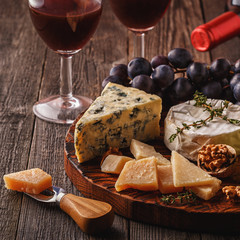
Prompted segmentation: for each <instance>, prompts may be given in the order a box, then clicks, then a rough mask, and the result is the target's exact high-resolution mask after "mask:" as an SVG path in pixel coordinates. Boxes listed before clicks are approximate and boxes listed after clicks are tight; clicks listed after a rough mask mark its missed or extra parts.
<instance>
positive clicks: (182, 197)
mask: <svg viewBox="0 0 240 240" xmlns="http://www.w3.org/2000/svg"><path fill="white" fill-rule="evenodd" d="M196 199H197V197H196V195H195V194H194V193H193V192H192V191H191V190H188V191H186V192H183V193H177V196H174V195H172V194H169V195H163V196H162V198H161V199H160V200H161V201H162V202H163V203H166V204H169V205H170V204H174V203H180V204H183V203H193V202H195V201H196Z"/></svg>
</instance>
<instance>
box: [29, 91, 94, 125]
mask: <svg viewBox="0 0 240 240" xmlns="http://www.w3.org/2000/svg"><path fill="white" fill-rule="evenodd" d="M91 103H92V99H90V98H87V97H82V96H73V97H62V96H60V95H55V96H51V97H48V98H45V99H42V100H40V101H38V102H37V103H35V104H34V106H33V112H34V114H35V115H36V116H37V117H39V118H40V119H42V120H45V121H49V122H54V123H62V124H72V123H73V121H74V120H75V119H76V118H77V116H78V115H79V114H80V113H82V112H84V111H85V110H86V109H87V108H88V107H89V106H90V104H91Z"/></svg>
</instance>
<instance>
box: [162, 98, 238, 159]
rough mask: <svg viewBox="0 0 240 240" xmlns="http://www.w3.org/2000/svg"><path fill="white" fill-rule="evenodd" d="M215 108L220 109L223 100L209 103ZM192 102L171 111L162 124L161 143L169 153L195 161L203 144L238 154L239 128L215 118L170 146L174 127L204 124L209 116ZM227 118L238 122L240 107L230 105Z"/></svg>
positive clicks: (186, 131) (180, 135)
mask: <svg viewBox="0 0 240 240" xmlns="http://www.w3.org/2000/svg"><path fill="white" fill-rule="evenodd" d="M208 102H211V104H212V106H213V107H214V108H220V107H221V104H222V100H216V99H208ZM194 103H195V101H194V100H191V101H188V102H185V103H181V104H178V105H175V106H173V107H171V109H170V110H169V112H168V114H167V116H166V118H165V122H164V143H165V145H166V146H167V147H168V148H169V149H170V150H175V151H177V152H179V153H180V154H182V155H183V156H184V157H186V158H188V159H191V160H195V161H196V160H197V155H198V151H199V149H200V148H201V147H202V146H203V145H205V144H211V143H212V144H220V143H222V144H228V145H230V146H232V147H233V148H235V150H236V152H237V154H240V144H239V143H240V125H234V124H231V123H228V122H227V121H225V120H223V119H221V118H218V117H214V119H213V120H212V121H210V122H208V123H207V124H206V126H202V127H201V128H190V129H189V130H184V131H183V133H181V134H178V135H177V137H176V138H175V140H174V141H173V142H172V143H171V142H170V141H169V137H170V136H171V135H172V134H174V133H176V129H177V127H179V128H181V127H182V123H186V124H191V123H193V122H195V121H199V120H204V119H206V118H207V117H208V116H209V113H208V112H207V111H204V108H201V107H196V106H194ZM223 115H224V116H227V117H228V118H232V119H238V120H240V106H238V105H234V104H232V103H230V104H229V106H228V108H227V109H225V110H224V111H223Z"/></svg>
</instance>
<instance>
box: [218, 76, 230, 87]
mask: <svg viewBox="0 0 240 240" xmlns="http://www.w3.org/2000/svg"><path fill="white" fill-rule="evenodd" d="M220 83H221V86H222V87H226V86H228V85H229V81H228V79H227V78H223V79H221V80H220Z"/></svg>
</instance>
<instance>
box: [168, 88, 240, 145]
mask: <svg viewBox="0 0 240 240" xmlns="http://www.w3.org/2000/svg"><path fill="white" fill-rule="evenodd" d="M193 99H194V100H195V101H196V103H195V104H194V106H197V107H203V108H204V110H203V111H207V112H209V116H208V117H207V118H206V119H204V120H198V121H195V122H193V123H191V124H186V123H182V127H177V128H176V133H174V134H172V135H171V136H170V137H169V141H170V142H173V141H174V140H175V138H176V137H177V136H178V134H181V133H182V132H183V131H184V130H189V129H190V128H191V127H194V128H197V129H198V128H201V127H202V126H206V125H207V122H210V121H212V120H213V118H214V117H219V118H221V119H223V120H225V121H227V122H229V123H231V124H234V125H239V123H240V120H237V119H232V118H228V117H227V116H225V115H223V111H224V109H227V108H228V105H229V101H227V100H224V101H222V104H221V107H220V108H216V109H214V108H213V106H212V105H211V103H207V97H206V96H204V95H203V93H201V92H199V91H196V92H195V93H194V98H193Z"/></svg>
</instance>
